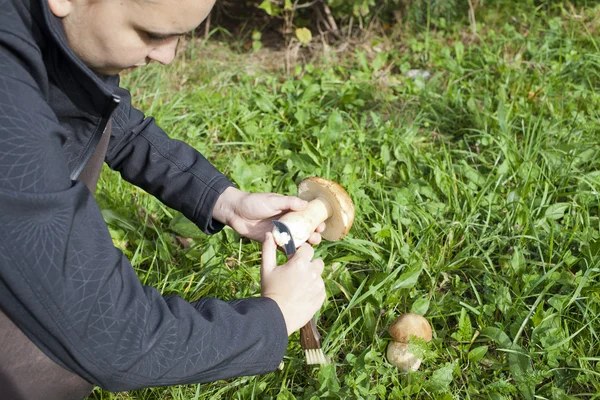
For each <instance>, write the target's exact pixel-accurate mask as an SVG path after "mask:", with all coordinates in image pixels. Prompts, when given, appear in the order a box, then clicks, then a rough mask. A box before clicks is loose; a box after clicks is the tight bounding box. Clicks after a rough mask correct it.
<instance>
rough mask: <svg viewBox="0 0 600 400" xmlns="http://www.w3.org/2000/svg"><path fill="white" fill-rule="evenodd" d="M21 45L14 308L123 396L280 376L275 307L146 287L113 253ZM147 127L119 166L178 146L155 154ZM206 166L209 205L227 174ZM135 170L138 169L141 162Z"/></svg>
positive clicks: (6, 65)
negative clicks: (143, 153) (142, 150)
mask: <svg viewBox="0 0 600 400" xmlns="http://www.w3.org/2000/svg"><path fill="white" fill-rule="evenodd" d="M6 37H8V36H6ZM21 42H22V40H20V41H19V43H18V46H20V48H21V49H22V50H19V51H17V50H15V48H12V47H10V46H9V45H7V44H6V43H7V42H6V41H3V40H0V227H2V229H0V307H1V308H2V309H3V311H4V312H5V313H6V314H7V315H9V316H10V317H11V318H12V319H13V320H14V321H15V323H16V324H17V325H18V326H19V327H20V328H21V329H22V330H23V332H24V333H25V334H26V335H27V336H28V337H29V338H30V339H31V340H32V341H33V342H34V343H35V344H36V345H37V346H38V347H40V349H42V350H43V351H44V352H45V353H46V354H48V356H49V357H51V358H52V359H53V360H55V361H56V362H58V363H59V364H61V365H63V366H65V367H67V368H69V369H71V370H72V371H74V372H75V373H77V374H79V375H81V376H82V377H83V378H85V379H87V380H88V381H90V382H93V383H95V384H98V385H99V386H101V387H103V388H106V389H108V390H112V391H121V390H130V389H136V388H142V387H148V386H162V385H172V384H182V383H196V382H206V381H213V380H218V379H224V378H229V377H234V376H241V375H254V374H260V373H265V372H269V371H272V370H274V369H276V368H277V366H278V364H279V363H280V361H281V359H282V358H283V354H284V352H285V349H286V346H287V334H286V329H285V322H284V320H283V316H282V315H281V312H280V310H279V308H278V307H277V305H276V303H275V302H274V301H272V300H270V299H267V298H262V297H257V298H249V299H241V300H238V301H230V302H224V301H220V300H216V299H211V298H205V299H202V300H200V301H198V302H195V303H188V302H186V301H184V300H183V299H181V298H179V297H163V296H161V295H160V293H159V292H158V291H157V290H156V289H154V288H151V287H144V286H142V284H141V283H140V281H139V279H138V277H137V276H136V274H135V271H134V270H133V268H132V267H131V265H130V263H129V261H128V260H127V259H126V258H125V257H124V256H123V254H122V253H121V252H120V251H118V249H116V248H115V247H114V246H113V243H112V240H111V238H110V235H109V233H108V229H107V227H106V224H105V223H104V221H103V218H102V215H101V213H100V210H99V209H98V206H97V204H96V203H95V201H94V198H93V197H92V195H91V193H90V192H89V191H88V190H87V188H86V187H85V185H84V184H83V183H81V182H77V181H71V180H70V178H69V172H70V171H69V168H68V165H67V161H66V159H65V158H66V157H65V154H64V153H63V149H62V143H63V142H64V140H63V139H64V137H65V132H64V131H63V128H62V127H61V126H60V125H59V123H58V121H57V118H56V116H55V115H54V113H53V112H52V110H51V108H50V107H49V105H48V104H47V103H46V100H45V95H44V91H45V89H44V87H43V86H44V85H43V83H40V82H43V79H42V77H43V69H42V68H41V67H39V66H40V65H43V63H42V59H41V55H40V53H39V49H37V48H35V45H34V44H27V43H24V42H23V43H21ZM36 65H37V66H38V67H36ZM141 132H143V133H142V134H141V136H140V135H138V139H134V140H133V141H129V142H128V143H129V144H128V145H125V146H122V147H121V148H120V151H117V153H118V154H117V155H115V158H114V159H113V161H114V164H115V165H117V166H118V165H120V162H121V161H119V160H120V157H119V154H120V153H122V152H126V151H128V150H127V149H128V148H131V146H134V144H132V142H136V140H137V141H143V140H147V141H148V145H147V146H148V149H149V150H148V152H147V156H148V157H154V153H153V152H154V151H157V152H160V151H163V150H164V146H168V145H164V144H163V146H162V147H161V146H158V147H157V148H158V149H162V150H150V148H151V147H152V146H151V142H153V141H155V140H158V139H157V138H156V137H155V136H153V135H154V134H146V130H142V131H141ZM148 137H149V138H148ZM128 146H130V147H128ZM135 146H137V142H136V143H135ZM140 146H141V145H140ZM131 151H132V152H133V154H136V155H137V154H138V152H137V151H133V150H131ZM186 151H187V150H186ZM203 163H204V161H203V160H201V159H199V158H197V159H196V161H195V162H194V161H192V160H190V164H189V165H187V166H186V167H187V170H188V171H190V170H191V171H194V172H193V173H192V172H189V173H188V174H189V175H190V177H189V178H188V179H189V181H190V182H192V183H191V184H195V183H194V182H195V180H201V179H207V182H206V183H207V186H206V188H203V189H202V190H200V194H199V197H200V198H201V199H203V200H200V203H202V201H209V200H207V199H209V198H211V197H213V196H214V194H213V193H212V192H213V191H218V190H217V189H215V187H218V185H216V186H215V185H212V186H211V184H214V183H215V182H217V181H223V179H222V178H220V177H218V176H217V175H216V174H213V175H210V176H206V177H205V178H203V177H204V176H205V175H202V176H203V177H197V176H195V175H194V174H195V173H196V172H195V171H196V168H199V169H202V170H203V169H204V167H203V166H201V165H200V164H203ZM127 165H129V168H128V169H134V167H133V166H132V161H131V160H130V161H128V163H127ZM182 167H183V166H182ZM171 168H179V166H176V165H173V166H170V167H165V169H164V170H162V172H155V171H154V170H153V171H152V172H151V173H145V172H143V171H130V172H127V173H128V174H129V175H128V176H129V177H130V178H132V180H134V181H137V182H139V181H143V180H146V181H147V183H148V185H152V183H151V181H152V180H153V179H154V178H156V177H155V176H154V175H153V174H158V175H160V174H163V173H164V174H169V173H171ZM182 169H184V168H182ZM198 174H200V173H198ZM175 175H177V179H184V178H183V177H182V176H181V175H182V174H180V173H177V174H175ZM192 175H194V176H192ZM200 175H201V174H200ZM182 182H183V181H182ZM223 182H224V181H223ZM198 186H202V185H198ZM161 190H163V191H166V189H165V188H162V187H161V186H160V185H158V186H157V187H155V188H154V192H155V193H156V192H159V193H160V192H161ZM162 196H163V198H166V197H169V198H170V196H173V194H168V193H167V194H165V193H162ZM188 202H189V203H190V204H191V203H192V201H191V200H189V201H188ZM190 204H187V203H186V206H188V205H190ZM190 207H191V205H190ZM198 207H202V205H201V204H200V205H198ZM191 208H194V207H191Z"/></svg>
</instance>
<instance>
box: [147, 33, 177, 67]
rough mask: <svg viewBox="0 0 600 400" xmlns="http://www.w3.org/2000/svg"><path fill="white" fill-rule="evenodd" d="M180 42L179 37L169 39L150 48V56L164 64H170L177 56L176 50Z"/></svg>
mask: <svg viewBox="0 0 600 400" xmlns="http://www.w3.org/2000/svg"><path fill="white" fill-rule="evenodd" d="M178 42H179V38H178V37H175V38H170V39H167V40H166V41H164V42H163V43H161V44H159V45H157V46H156V47H154V48H153V49H152V50H150V53H148V58H150V59H151V60H154V61H158V62H159V63H161V64H163V65H166V64H170V63H171V62H172V61H173V59H174V58H175V50H176V49H177V43H178Z"/></svg>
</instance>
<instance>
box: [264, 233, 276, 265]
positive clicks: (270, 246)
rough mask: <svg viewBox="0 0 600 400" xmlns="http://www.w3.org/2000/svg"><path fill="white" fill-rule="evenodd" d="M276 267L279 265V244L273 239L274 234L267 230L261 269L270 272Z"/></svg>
mask: <svg viewBox="0 0 600 400" xmlns="http://www.w3.org/2000/svg"><path fill="white" fill-rule="evenodd" d="M275 267H277V245H276V244H275V240H274V239H273V234H272V233H271V232H267V233H266V234H265V240H264V241H263V245H262V264H261V270H262V271H263V272H266V273H268V272H271V271H272V270H274V269H275Z"/></svg>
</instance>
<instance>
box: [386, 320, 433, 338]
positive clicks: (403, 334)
mask: <svg viewBox="0 0 600 400" xmlns="http://www.w3.org/2000/svg"><path fill="white" fill-rule="evenodd" d="M389 332H390V335H391V336H392V337H393V338H394V340H395V341H396V342H400V343H408V341H409V339H410V335H415V336H416V337H420V338H422V339H425V341H426V342H429V341H431V338H432V332H431V325H429V322H428V321H427V320H426V319H425V318H424V317H423V316H421V315H419V314H415V313H406V314H402V315H401V316H400V317H398V318H397V319H396V320H395V321H394V322H393V323H392V325H390V329H389Z"/></svg>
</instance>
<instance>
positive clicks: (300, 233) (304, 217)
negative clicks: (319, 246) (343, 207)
mask: <svg viewBox="0 0 600 400" xmlns="http://www.w3.org/2000/svg"><path fill="white" fill-rule="evenodd" d="M332 215H333V207H332V206H331V204H330V203H329V201H327V199H325V198H323V197H317V198H315V199H314V200H311V201H309V202H308V206H307V207H306V208H305V209H304V210H302V211H292V212H289V213H287V214H285V215H284V216H282V217H281V218H280V219H279V220H280V221H281V222H283V223H285V224H286V225H287V226H288V228H290V232H291V234H292V239H294V245H296V247H299V246H300V245H302V243H304V242H306V241H307V240H308V238H309V237H310V235H311V234H312V233H313V232H314V231H315V229H317V226H319V224H320V223H321V222H323V221H326V220H328V219H329V217H331V216H332Z"/></svg>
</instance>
